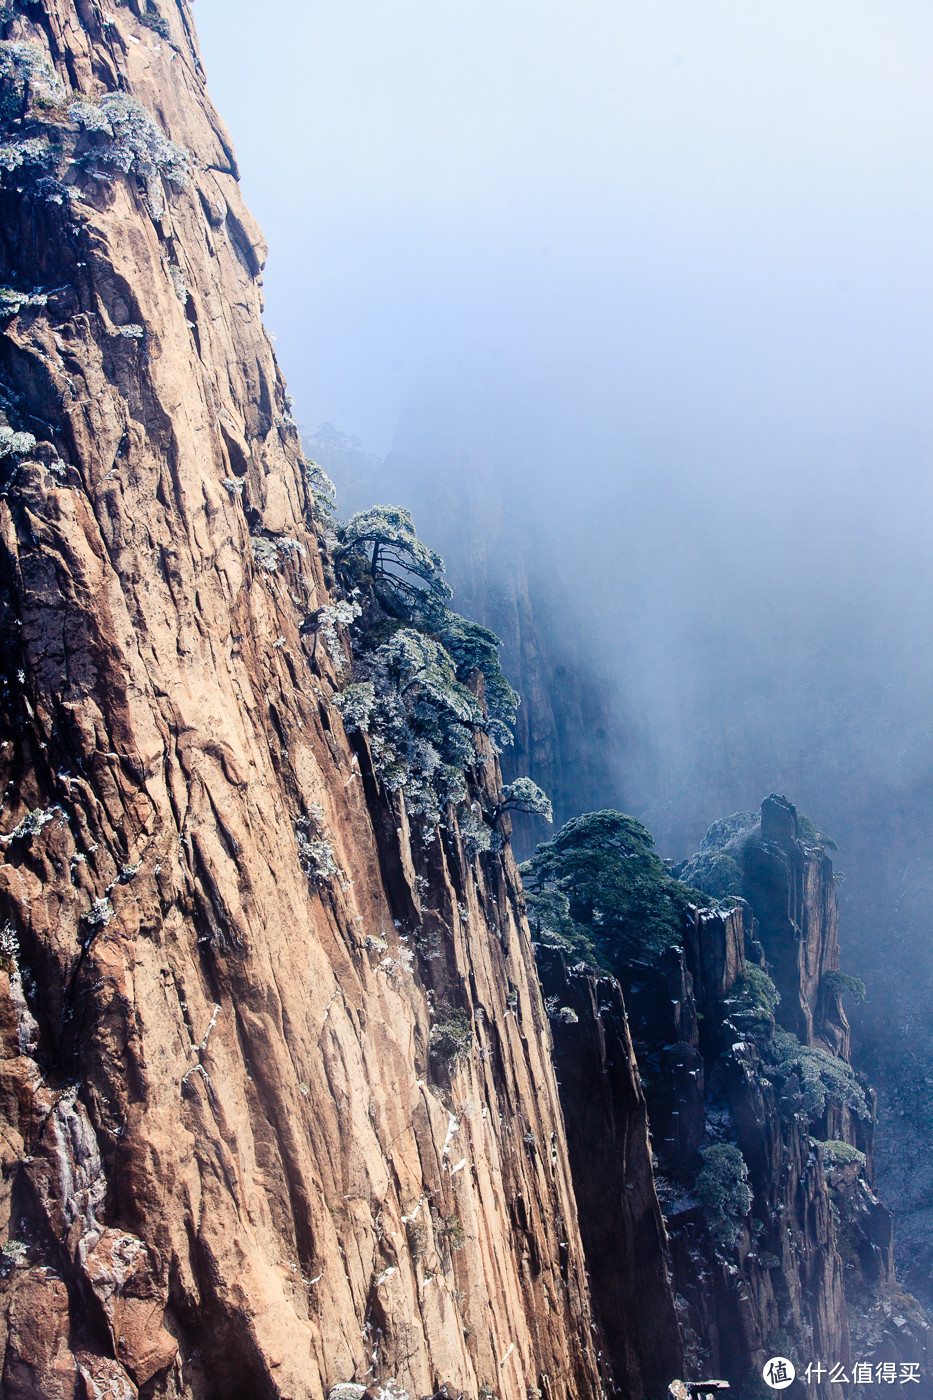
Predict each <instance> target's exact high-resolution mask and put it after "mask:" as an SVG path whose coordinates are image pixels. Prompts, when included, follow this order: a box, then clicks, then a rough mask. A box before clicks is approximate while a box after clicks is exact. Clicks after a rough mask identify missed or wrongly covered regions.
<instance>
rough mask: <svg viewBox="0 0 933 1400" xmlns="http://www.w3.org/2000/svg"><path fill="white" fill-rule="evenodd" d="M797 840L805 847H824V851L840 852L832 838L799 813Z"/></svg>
mask: <svg viewBox="0 0 933 1400" xmlns="http://www.w3.org/2000/svg"><path fill="white" fill-rule="evenodd" d="M797 840H798V841H802V842H803V844H804V845H805V846H822V848H823V850H824V851H838V850H839V847H838V846H837V845H836V843H835V841H834V840H833V839H832V837H831V836H827V835H826V833H825V831H820V830H819V829H818V828H817V827H815V826H814V825H813V823H812V822H811V820H810V818H809V817H804V816H801V814H800V813H799V812H798V813H797Z"/></svg>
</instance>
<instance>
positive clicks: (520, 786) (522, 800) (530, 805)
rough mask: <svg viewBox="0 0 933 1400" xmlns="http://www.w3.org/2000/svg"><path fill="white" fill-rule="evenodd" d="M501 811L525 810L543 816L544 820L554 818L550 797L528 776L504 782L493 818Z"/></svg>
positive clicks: (533, 814) (548, 820) (500, 813)
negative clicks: (511, 781) (512, 781)
mask: <svg viewBox="0 0 933 1400" xmlns="http://www.w3.org/2000/svg"><path fill="white" fill-rule="evenodd" d="M503 812H527V813H528V814H529V816H534V817H543V818H544V820H545V821H546V822H552V821H553V820H554V808H553V807H552V806H551V799H550V798H549V797H548V795H547V793H546V792H544V791H543V789H542V788H539V787H538V784H537V783H534V782H532V780H531V779H530V778H516V779H515V781H514V783H506V785H505V786H504V787H503V788H502V790H501V791H500V793H499V801H498V803H497V805H496V809H495V813H494V818H498V817H500V816H501V815H502V813H503Z"/></svg>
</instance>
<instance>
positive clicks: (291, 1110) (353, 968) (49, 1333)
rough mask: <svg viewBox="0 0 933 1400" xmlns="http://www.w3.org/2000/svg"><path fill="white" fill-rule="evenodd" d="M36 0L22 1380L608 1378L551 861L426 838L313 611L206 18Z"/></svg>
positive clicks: (313, 527) (250, 1383) (5, 590)
mask: <svg viewBox="0 0 933 1400" xmlns="http://www.w3.org/2000/svg"><path fill="white" fill-rule="evenodd" d="M0 23H2V39H3V43H2V48H0V121H2V125H3V132H2V140H3V144H2V147H0V152H2V154H0V166H2V171H3V178H2V188H0V208H2V219H0V227H2V232H0V262H2V267H0V284H2V289H0V302H2V305H0V312H2V320H3V335H2V338H0V407H2V410H3V415H4V419H3V422H2V426H0V467H2V484H0V538H2V544H0V606H2V612H0V642H2V649H3V667H2V688H0V728H2V735H0V789H2V792H3V801H2V814H0V828H2V831H0V849H2V862H0V927H2V930H3V932H2V964H3V973H2V976H0V1047H2V1048H0V1055H2V1058H0V1104H2V1109H0V1114H2V1124H3V1128H2V1135H0V1162H2V1180H0V1249H2V1256H0V1260H2V1262H0V1377H2V1379H0V1390H2V1393H3V1395H4V1396H5V1397H9V1400H39V1397H42V1400H77V1397H86V1400H91V1397H101V1396H104V1395H106V1396H108V1397H109V1396H113V1397H119V1400H130V1397H136V1396H143V1397H153V1398H154V1397H166V1400H168V1397H190V1400H211V1398H212V1397H217V1398H218V1400H219V1397H224V1400H237V1398H238V1397H242V1400H247V1397H248V1398H249V1400H257V1397H270V1400H271V1397H282V1400H285V1397H288V1398H289V1400H305V1398H306V1397H307V1400H320V1397H323V1396H324V1395H326V1394H327V1393H328V1392H329V1390H331V1388H333V1387H335V1386H340V1387H341V1389H340V1390H339V1391H338V1392H337V1393H338V1394H339V1395H341V1396H349V1395H350V1394H351V1393H352V1395H353V1396H358V1395H361V1394H362V1393H363V1389H364V1388H365V1387H366V1386H369V1387H371V1389H372V1390H373V1393H375V1394H381V1395H383V1396H401V1395H403V1394H404V1395H418V1396H428V1395H435V1394H437V1393H438V1392H440V1391H442V1390H443V1388H444V1387H446V1392H445V1393H447V1394H449V1395H452V1396H457V1395H459V1394H461V1393H464V1394H467V1395H470V1396H491V1395H493V1394H495V1395H496V1396H499V1397H502V1400H527V1397H528V1396H529V1395H534V1396H537V1395H541V1396H545V1397H549V1398H550V1400H564V1397H570V1396H574V1397H585V1396H589V1395H593V1396H595V1395H597V1394H599V1391H600V1381H599V1377H598V1371H597V1360H596V1355H595V1347H594V1344H593V1330H592V1323H591V1315H590V1309H589V1303H588V1299H587V1289H586V1281H585V1275H584V1265H583V1254H582V1247H581V1243H580V1238H579V1231H578V1225H577V1215H576V1209H575V1204H574V1199H573V1195H572V1191H571V1186H570V1172H569V1166H568V1159H567V1151H566V1143H565V1136H564V1129H563V1123H562V1118H561V1112H560V1107H559V1102H558V1096H557V1090H556V1085H555V1079H554V1073H553V1069H552V1065H551V1060H550V1052H549V1031H548V1022H547V1018H546V1016H545V1013H544V1011H543V1008H542V1002H541V996H540V992H539V989H538V983H537V979H536V975H535V969H534V962H533V957H532V954H531V950H530V943H529V939H528V933H527V926H526V925H525V924H524V922H523V919H522V916H521V901H520V884H519V880H518V877H517V873H516V870H515V866H514V863H513V861H512V858H511V855H510V853H509V850H508V847H507V846H506V847H505V848H504V849H503V850H502V851H500V852H498V853H492V852H489V853H486V854H481V855H469V854H468V853H467V851H466V850H465V849H464V845H463V842H462V841H461V839H460V836H459V834H458V832H457V830H456V827H455V826H454V827H452V828H451V830H450V831H449V832H447V833H446V834H445V835H444V837H443V839H436V840H435V841H434V842H433V843H431V844H430V845H427V846H425V845H423V844H422V842H421V840H420V838H419V839H417V840H414V839H413V836H412V831H411V829H410V827H409V822H408V817H407V814H406V810H405V805H404V800H403V799H402V798H401V797H399V796H398V795H393V794H390V793H389V792H387V791H386V789H385V788H384V787H383V786H382V784H381V783H380V782H379V780H378V779H377V777H376V775H375V772H374V770H373V767H372V764H371V762H370V755H369V751H368V746H367V743H366V740H365V738H363V737H362V736H360V735H355V736H353V739H352V741H351V739H349V738H348V736H347V734H346V733H345V731H344V728H343V725H342V722H341V718H340V714H339V712H338V710H337V709H336V708H335V707H334V705H333V704H332V699H333V696H334V693H335V691H336V690H337V689H339V687H340V686H341V685H342V684H343V682H344V676H343V667H344V664H345V663H344V661H343V660H342V658H341V652H343V653H344V656H345V653H346V646H347V643H346V637H345V634H344V633H343V632H342V631H341V630H340V628H339V627H338V626H336V625H335V629H334V636H335V639H336V645H335V647H334V648H332V649H330V648H327V647H324V646H318V645H317V644H316V639H315V638H314V637H313V636H312V635H311V634H310V633H309V632H308V631H307V629H306V628H305V630H303V627H304V624H305V623H306V622H307V619H308V618H309V617H310V616H312V615H314V614H316V613H319V610H320V609H322V608H324V607H327V606H329V605H331V603H332V601H333V593H332V589H331V580H332V575H331V573H330V565H329V561H328V549H329V547H331V546H330V542H329V541H328V539H327V537H326V529H325V528H324V527H323V526H322V525H321V523H320V521H319V520H317V519H316V518H315V513H314V498H313V489H312V484H311V483H310V482H309V480H308V479H307V477H306V473H305V467H304V462H303V458H302V454H301V450H300V443H299V440H298V436H297V431H296V428H295V425H294V422H293V420H292V418H291V415H290V412H289V401H288V399H287V397H286V395H285V388H284V384H283V382H282V378H281V375H280V373H279V370H278V367H277V365H276V362H275V358H274V354H273V352H272V349H271V346H270V345H269V342H268V339H267V337H266V336H265V334H264V332H263V329H262V325H261V320H260V317H261V311H262V294H261V270H262V265H263V259H264V255H265V250H264V245H263V240H262V236H261V234H260V232H259V230H258V228H257V227H256V225H255V223H254V222H253V220H252V219H251V217H250V215H249V213H248V212H247V210H246V209H245V207H244V205H243V202H242V199H241V196H240V192H239V187H238V183H237V167H236V162H235V158H234V155H233V150H232V147H231V142H230V138H229V136H228V134H227V132H226V130H225V128H224V126H223V124H222V122H221V121H220V119H219V118H218V116H217V114H216V112H215V111H214V109H213V107H212V105H211V103H210V100H209V98H208V96H207V93H206V89H205V79H204V73H203V69H202V66H201V62H200V58H199V55H198V49H197V44H196V40H195V36H194V31H193V26H192V20H191V12H190V9H189V7H188V5H187V4H186V3H185V0H178V3H168V0H163V3H161V4H156V3H154V0H131V2H130V3H122V4H121V3H114V4H113V6H112V7H110V8H109V9H108V8H106V7H102V6H100V5H98V4H96V3H92V0H74V3H72V0H41V3H34V0H21V3H20V2H17V3H9V2H8V3H5V4H3V5H2V6H0ZM486 757H487V763H486V767H485V769H484V772H485V779H484V781H485V782H486V783H487V784H488V785H489V787H490V789H493V788H495V787H496V786H497V784H498V776H497V771H496V764H495V759H494V756H493V755H492V754H491V752H490V753H488V754H487V755H486ZM451 1011H456V1012H458V1013H459V1015H460V1021H459V1022H458V1024H460V1025H465V1026H467V1027H468V1028H469V1030H468V1033H467V1034H465V1035H464V1038H463V1044H462V1045H461V1046H460V1047H459V1048H458V1050H457V1053H456V1054H451V1055H448V1056H446V1057H445V1056H443V1055H438V1054H435V1053H434V1048H435V1046H436V1043H437V1037H436V1036H435V1037H434V1040H432V1031H433V1030H434V1028H435V1027H436V1026H437V1024H438V1022H439V1021H440V1020H442V1019H443V1016H444V1014H447V1013H450V1012H451Z"/></svg>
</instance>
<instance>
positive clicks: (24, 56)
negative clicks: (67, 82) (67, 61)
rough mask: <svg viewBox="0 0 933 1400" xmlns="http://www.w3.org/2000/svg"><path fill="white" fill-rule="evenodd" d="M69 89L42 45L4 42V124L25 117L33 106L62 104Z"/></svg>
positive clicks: (0, 63) (0, 98)
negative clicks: (66, 89) (53, 66)
mask: <svg viewBox="0 0 933 1400" xmlns="http://www.w3.org/2000/svg"><path fill="white" fill-rule="evenodd" d="M64 96H65V88H64V85H63V84H62V81H61V79H60V78H59V77H58V75H57V74H56V72H55V70H54V69H53V68H52V66H51V64H50V63H49V60H48V58H47V57H46V54H45V52H44V51H43V50H42V49H41V48H39V46H38V44H28V43H17V42H3V43H0V122H2V123H3V124H4V125H6V124H7V123H9V122H12V121H16V120H17V118H20V117H24V116H25V115H26V113H27V111H28V109H29V108H30V106H33V105H35V106H38V107H48V106H53V105H54V104H56V103H59V102H61V101H62V99H63V98H64Z"/></svg>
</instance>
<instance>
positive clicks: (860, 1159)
mask: <svg viewBox="0 0 933 1400" xmlns="http://www.w3.org/2000/svg"><path fill="white" fill-rule="evenodd" d="M817 1146H818V1147H819V1148H820V1150H821V1153H822V1156H823V1161H824V1162H825V1163H826V1165H827V1166H829V1167H848V1166H851V1165H852V1163H857V1164H858V1166H860V1167H864V1165H865V1162H866V1160H867V1159H866V1157H865V1153H864V1152H859V1150H858V1148H857V1147H853V1146H852V1145H851V1143H848V1142H842V1141H841V1140H840V1139H839V1138H829V1139H828V1140H827V1141H826V1142H820V1143H818V1144H817Z"/></svg>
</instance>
